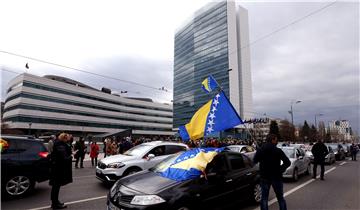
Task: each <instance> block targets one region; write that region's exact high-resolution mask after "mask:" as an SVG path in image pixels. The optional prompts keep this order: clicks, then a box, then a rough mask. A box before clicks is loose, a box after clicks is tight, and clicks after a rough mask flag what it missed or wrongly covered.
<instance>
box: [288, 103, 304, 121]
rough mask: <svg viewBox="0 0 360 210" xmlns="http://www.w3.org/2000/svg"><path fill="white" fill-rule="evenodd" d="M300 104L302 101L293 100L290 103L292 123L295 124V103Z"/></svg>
mask: <svg viewBox="0 0 360 210" xmlns="http://www.w3.org/2000/svg"><path fill="white" fill-rule="evenodd" d="M294 103H295V104H298V103H301V101H300V100H299V101H295V100H292V101H291V103H290V111H289V113H290V114H291V124H293V125H294V111H293V104H294Z"/></svg>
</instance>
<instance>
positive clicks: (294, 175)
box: [293, 168, 299, 182]
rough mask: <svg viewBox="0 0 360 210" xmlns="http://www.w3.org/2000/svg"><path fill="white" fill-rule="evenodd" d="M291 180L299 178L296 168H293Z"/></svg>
mask: <svg viewBox="0 0 360 210" xmlns="http://www.w3.org/2000/svg"><path fill="white" fill-rule="evenodd" d="M293 180H294V181H295V182H297V181H298V180H299V171H298V169H297V168H295V169H294V173H293Z"/></svg>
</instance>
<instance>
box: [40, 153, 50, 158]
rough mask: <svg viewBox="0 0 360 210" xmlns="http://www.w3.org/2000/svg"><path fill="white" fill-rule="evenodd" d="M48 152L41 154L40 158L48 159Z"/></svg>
mask: <svg viewBox="0 0 360 210" xmlns="http://www.w3.org/2000/svg"><path fill="white" fill-rule="evenodd" d="M48 154H49V153H48V152H39V154H38V155H39V156H40V157H42V158H46V157H47V156H48Z"/></svg>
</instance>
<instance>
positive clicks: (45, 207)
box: [29, 195, 107, 210]
mask: <svg viewBox="0 0 360 210" xmlns="http://www.w3.org/2000/svg"><path fill="white" fill-rule="evenodd" d="M106 197H107V195H104V196H100V197H94V198H87V199H83V200H77V201H71V202H66V203H65V204H67V205H70V204H75V203H84V202H88V201H94V200H99V199H103V198H106ZM49 208H51V206H42V207H38V208H33V209H29V210H41V209H49Z"/></svg>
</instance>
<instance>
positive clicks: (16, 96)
mask: <svg viewBox="0 0 360 210" xmlns="http://www.w3.org/2000/svg"><path fill="white" fill-rule="evenodd" d="M16 98H29V99H35V100H41V101H49V102H55V103H60V104H66V105H74V106H80V107H87V108H92V109H100V110H105V111H112V112H119V113H129V114H139V113H136V112H130V111H126V110H125V111H120V110H118V109H112V108H108V107H103V106H100V105H89V104H85V103H78V102H74V101H69V100H63V99H57V98H53V97H45V96H40V95H33V94H29V93H23V92H22V93H19V94H15V95H13V96H11V97H8V98H7V99H6V101H5V103H7V102H9V101H12V100H14V99H16ZM141 114H142V115H146V116H153V117H165V118H171V116H163V115H156V114H149V113H141Z"/></svg>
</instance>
